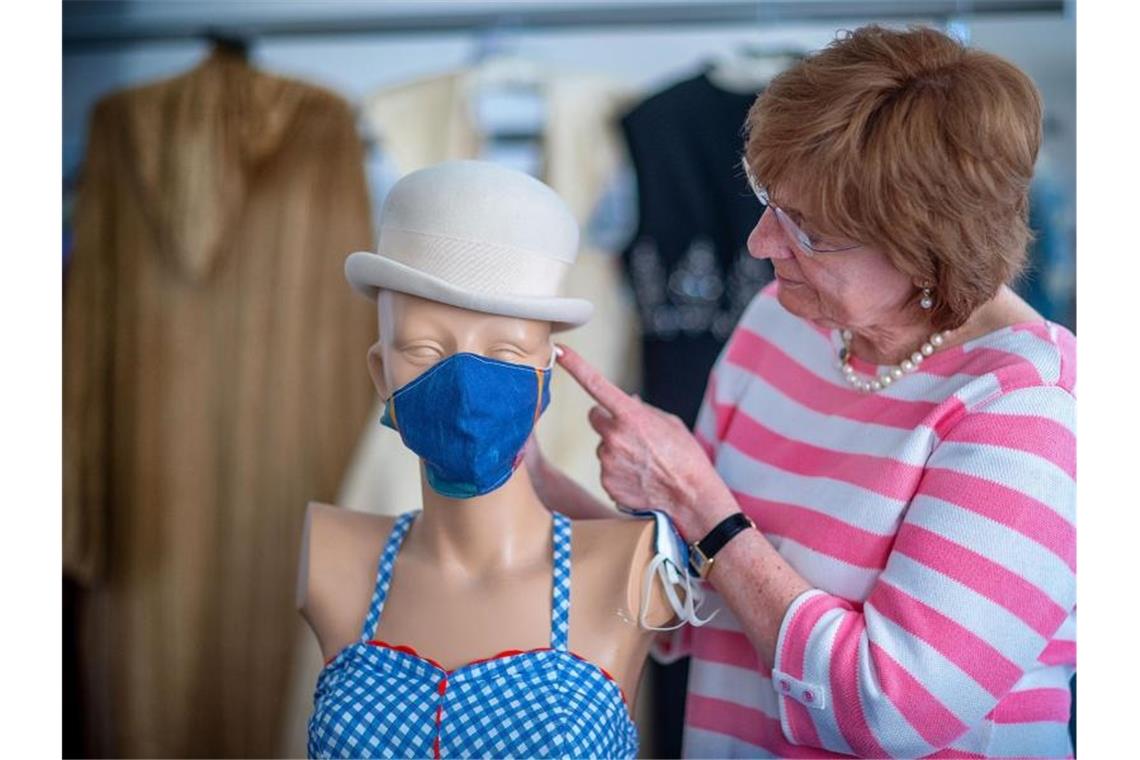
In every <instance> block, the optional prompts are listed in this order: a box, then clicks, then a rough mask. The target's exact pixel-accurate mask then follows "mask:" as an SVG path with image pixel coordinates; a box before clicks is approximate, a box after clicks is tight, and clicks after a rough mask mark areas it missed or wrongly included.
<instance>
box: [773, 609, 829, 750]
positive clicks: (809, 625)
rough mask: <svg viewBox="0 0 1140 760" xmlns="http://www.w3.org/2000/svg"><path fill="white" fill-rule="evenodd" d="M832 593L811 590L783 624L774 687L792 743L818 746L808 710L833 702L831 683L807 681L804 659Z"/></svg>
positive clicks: (786, 734) (776, 658)
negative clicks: (809, 639) (830, 691)
mask: <svg viewBox="0 0 1140 760" xmlns="http://www.w3.org/2000/svg"><path fill="white" fill-rule="evenodd" d="M832 599H834V597H832V596H831V595H830V594H827V593H825V592H823V591H820V590H819V589H809V590H807V591H805V592H803V593H802V594H800V595H799V596H797V597H796V598H795V599H794V600H792V603H791V605H789V607H788V611H787V612H786V613H784V619H783V620H782V621H781V622H780V633H779V635H778V637H777V638H776V655H775V658H774V662H773V663H772V688H773V689H775V691H776V694H777V696H778V697H779V699H777V700H776V701H777V703H778V704H779V708H780V727H781V729H782V730H783V732H784V737H785V738H786V739H787V740H788V741H789V742H790V743H792V744H801V745H803V744H807V745H810V746H818V745H817V742H818V738H817V736H816V732H815V729H814V725H813V724H812V720H811V717H810V713H809V712H807V711H806V710H805V708H807V709H808V710H826V709H827V707H828V703H829V702H830V699H829V697H830V695H829V693H828V684H826V683H816V682H812V681H807V680H804V678H803V675H804V656H805V654H806V649H807V641H808V637H809V636H810V635H811V632H812V629H813V628H814V627H815V624H816V623H817V622H818V621H819V614H813V613H818V612H822V611H823V610H818V609H817V608H819V607H821V606H823V607H827V608H830V607H832V606H833V605H832V604H829V603H828V600H832Z"/></svg>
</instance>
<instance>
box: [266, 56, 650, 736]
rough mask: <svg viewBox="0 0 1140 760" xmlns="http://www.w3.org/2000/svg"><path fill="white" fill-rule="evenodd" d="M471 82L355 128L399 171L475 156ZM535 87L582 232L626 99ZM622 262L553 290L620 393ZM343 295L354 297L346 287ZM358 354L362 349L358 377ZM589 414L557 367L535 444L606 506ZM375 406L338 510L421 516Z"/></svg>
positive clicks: (407, 90) (549, 84)
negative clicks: (581, 315) (572, 307)
mask: <svg viewBox="0 0 1140 760" xmlns="http://www.w3.org/2000/svg"><path fill="white" fill-rule="evenodd" d="M475 82H476V76H475V75H474V74H472V73H469V72H463V73H453V74H446V75H443V76H437V77H432V78H428V79H423V80H419V81H415V82H412V83H410V84H407V85H403V86H400V87H396V88H394V89H389V90H384V91H382V92H379V93H377V94H375V95H373V96H372V97H371V98H369V99H368V100H367V102H366V103H365V104H364V117H365V120H366V122H367V124H368V126H369V128H370V129H371V131H372V132H373V134H375V135H376V136H378V137H379V139H380V140H381V141H382V145H383V150H384V151H385V152H386V153H387V154H388V155H389V156H391V157H392V159H393V160H394V162H395V164H396V166H397V167H398V169H399V171H400V172H401V173H406V172H410V171H414V170H416V169H419V168H422V167H424V166H429V165H431V164H434V163H438V162H440V161H446V160H451V159H464V158H477V157H478V151H479V146H480V143H481V138H480V135H479V134H478V131H477V125H476V124H475V123H474V120H473V118H472V108H471V102H472V96H473V95H474V94H475V92H476V85H475ZM540 87H541V91H542V93H543V95H544V97H545V102H546V127H545V131H544V134H543V144H544V149H545V155H544V159H545V166H546V176H545V177H543V179H544V180H545V181H546V183H547V184H549V185H550V186H551V187H553V188H554V190H556V191H557V192H558V194H559V195H561V196H562V198H563V199H564V200H565V201H566V203H567V204H568V205H569V206H570V209H571V211H572V212H573V213H574V215H575V218H576V219H577V220H578V222H579V224H580V225H585V223H586V221H587V219H588V218H589V215H590V213H591V212H592V211H593V209H594V206H595V205H596V203H597V201H598V198H599V196H600V195H601V193H602V190H603V188H604V186H605V184H606V183H607V181H608V180H609V179H610V176H611V174H612V172H613V171H615V170H616V168H617V167H618V165H619V162H620V160H621V157H622V151H623V150H624V148H623V144H622V142H621V136H620V134H619V133H618V131H617V128H616V126H617V120H618V118H619V116H620V114H621V113H622V112H623V110H624V109H625V108H626V107H628V105H629V98H630V96H631V95H632V93H630V92H629V91H627V90H625V89H624V88H622V87H620V86H619V85H615V84H614V83H613V82H612V81H610V80H608V79H606V78H603V77H597V76H588V75H578V74H557V73H554V72H550V73H548V74H546V75H544V76H543V78H542V81H541V84H540ZM583 237H585V235H583ZM620 261H621V260H620V258H619V257H618V256H616V255H614V254H612V253H608V252H605V251H600V250H598V249H594V248H591V247H589V246H588V245H584V246H583V248H582V249H581V250H580V251H579V254H578V259H577V261H576V262H575V264H574V266H573V267H571V268H570V272H569V274H568V275H567V277H566V281H565V282H564V283H563V294H564V295H566V296H569V297H580V298H587V299H589V300H591V301H592V302H593V303H594V307H595V311H594V316H593V318H592V319H591V320H590V322H589V323H588V324H586V325H584V326H583V327H580V328H578V329H576V330H572V331H570V332H567V333H563V334H560V335H558V336H557V338H556V339H557V340H559V341H560V342H563V343H565V344H566V345H569V346H571V347H572V348H574V349H575V350H576V351H578V352H579V353H581V354H582V356H584V357H585V358H586V359H587V360H589V361H590V362H591V363H592V364H593V365H594V366H595V367H597V368H598V369H599V370H600V371H601V372H602V373H603V374H604V375H605V376H606V377H608V378H611V379H615V380H617V381H618V382H619V383H620V384H622V385H623V386H624V387H630V385H632V384H633V383H635V382H636V379H637V372H638V368H639V366H640V354H639V346H640V343H639V341H638V340H637V332H636V325H637V320H636V315H635V313H634V311H633V306H632V303H631V302H630V299H629V298H628V296H626V294H625V290H624V287H625V286H624V283H623V280H622V273H621V264H620ZM345 293H346V297H349V296H350V295H352V294H350V293H349V292H348V286H347V285H346V286H345ZM352 297H356V296H354V295H352ZM366 349H367V346H361V367H362V371H363V367H364V355H365V351H366ZM591 406H593V401H592V400H591V399H590V397H589V396H587V395H586V393H585V392H584V391H582V389H581V388H579V387H578V385H577V384H576V383H575V382H574V381H573V380H572V379H571V378H570V377H569V376H568V375H567V374H566V373H565V372H563V371H561V370H559V369H555V372H554V379H553V381H552V384H551V404H550V406H549V408H548V409H547V410H546V412H545V414H543V416H542V419H541V420H540V421H539V425H538V439H539V442H540V444H541V446H542V449H543V452H544V453H545V454H546V456H547V458H549V459H550V460H551V461H552V462H553V463H555V464H556V465H558V466H559V467H560V468H562V469H563V470H565V471H566V472H567V473H568V474H570V476H571V477H573V478H574V479H575V480H576V481H578V482H579V483H581V484H582V485H583V486H585V487H587V488H588V489H589V490H591V491H592V492H593V493H594V494H596V495H597V496H598V497H599V498H601V499H603V500H606V501H608V497H606V496H605V493H604V491H603V490H602V488H601V484H600V482H599V476H600V466H599V464H598V460H597V456H596V455H595V449H596V447H597V444H598V437H597V435H596V434H595V433H594V431H593V430H591V429H590V427H589V425H588V424H587V423H586V414H587V412H588V411H589V409H590V407H591ZM382 408H383V406H382V404H381V403H379V402H377V405H376V406H375V408H374V409H373V411H372V414H371V416H370V417H369V420H368V424H367V426H366V427H365V432H364V434H363V435H362V436H361V439H360V442H359V445H358V447H357V450H356V453H355V456H354V458H353V463H352V465H351V466H350V468H349V470H348V474H347V475H346V477H345V480H344V482H343V486H342V488H341V492H340V496H339V499H338V502H337V503H338V504H339V505H340V506H343V507H347V508H349V509H356V510H360V511H364V512H373V513H379V514H397V513H400V512H404V511H407V510H409V509H416V508H418V507H419V506H420V464H419V459H418V458H417V457H416V456H415V454H413V453H412V452H411V451H409V450H408V449H407V448H405V447H404V445H403V444H402V443H401V441H400V437H399V435H397V434H396V433H395V432H394V431H392V430H389V429H387V428H384V427H382V426H381V425H380V422H379V420H380V414H381V411H382ZM298 625H299V629H300V630H302V631H304V632H305V634H304V636H303V637H302V639H303V640H307V641H308V645H307V646H303V647H299V648H298V651H297V659H296V663H295V671H294V675H293V681H292V684H293V686H292V690H291V692H290V704H291V705H292V713H291V715H290V717H289V718H288V719H287V720H286V723H285V734H284V736H283V745H282V750H283V752H282V754H285V755H288V756H293V757H299V756H303V755H304V753H305V742H306V731H307V721H308V717H309V715H310V714H311V713H312V695H313V686H314V684H315V683H316V679H317V675H318V673H319V672H320V668H321V660H320V651H319V649H318V647H317V644H316V641H315V639H314V638H313V636H312V633H311V632H310V631H309V629H308V627H307V626H305V624H304V623H303V621H301V622H299V624H298Z"/></svg>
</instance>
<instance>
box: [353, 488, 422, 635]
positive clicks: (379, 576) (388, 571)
mask: <svg viewBox="0 0 1140 760" xmlns="http://www.w3.org/2000/svg"><path fill="white" fill-rule="evenodd" d="M415 519H416V513H415V512H414V511H413V512H405V513H404V514H402V515H400V516H399V517H397V518H396V523H395V524H394V525H393V526H392V532H391V533H390V534H389V535H388V542H387V543H386V544H384V552H383V553H382V554H381V555H380V567H379V569H378V570H377V571H376V588H375V590H374V591H373V592H372V604H371V605H370V606H369V607H368V617H366V618H364V627H363V628H361V630H360V640H361V641H368V640H369V639H371V638H372V634H373V632H374V631H375V630H376V626H378V625H379V624H380V613H381V612H383V611H384V600H386V599H387V598H388V587H389V586H390V585H391V584H392V566H393V565H394V564H396V555H397V554H398V553H399V552H400V544H402V543H403V542H404V536H405V535H407V533H408V528H409V527H411V525H412V521H413V520H415Z"/></svg>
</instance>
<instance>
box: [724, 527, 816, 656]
mask: <svg viewBox="0 0 1140 760" xmlns="http://www.w3.org/2000/svg"><path fill="white" fill-rule="evenodd" d="M708 580H709V582H710V583H712V585H713V587H714V588H716V590H717V592H718V593H719V594H720V595H721V597H723V598H724V601H725V604H727V605H728V608H729V609H730V610H732V614H733V615H735V616H736V619H737V620H739V621H740V625H741V628H742V629H743V631H744V634H745V635H746V636H747V637H748V640H749V641H751V642H752V646H753V647H755V648H756V651H757V653H758V654H759V655H760V661H761V662H762V663H763V664H764V666H765V667H766V668H771V667H772V663H773V662H774V661H775V658H776V641H777V639H778V638H779V635H780V623H781V622H782V621H783V619H784V614H785V613H786V612H787V611H788V607H790V606H791V604H792V602H793V601H794V600H795V598H796V597H797V596H799V595H800V594H802V593H803V592H805V591H808V590H810V589H811V588H812V586H811V584H810V583H808V582H807V581H806V580H804V578H803V576H801V575H800V574H799V573H797V572H796V571H795V570H794V569H792V567H791V565H789V564H788V563H787V562H785V561H784V558H783V557H781V556H780V555H779V553H777V551H776V549H775V548H774V547H773V546H772V544H770V543H769V542H768V539H767V538H765V537H764V534H762V533H761V532H760V531H758V530H746V531H743V532H742V533H740V534H739V535H738V536H736V537H735V538H733V539H732V540H731V541H729V542H728V544H726V545H725V547H724V548H723V549H721V550H720V551H719V552H717V555H716V561H715V562H714V563H713V567H712V570H711V571H710V572H709V575H708Z"/></svg>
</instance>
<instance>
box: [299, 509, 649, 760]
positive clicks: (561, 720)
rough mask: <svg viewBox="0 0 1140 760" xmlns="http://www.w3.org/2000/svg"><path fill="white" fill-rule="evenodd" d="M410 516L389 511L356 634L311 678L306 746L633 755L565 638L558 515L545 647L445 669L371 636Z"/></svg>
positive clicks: (625, 723)
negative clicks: (392, 517)
mask: <svg viewBox="0 0 1140 760" xmlns="http://www.w3.org/2000/svg"><path fill="white" fill-rule="evenodd" d="M415 515H416V513H415V512H408V513H405V514H403V515H400V516H399V517H398V518H397V519H396V522H395V525H394V527H393V529H392V533H391V535H390V536H389V537H388V542H387V544H386V545H385V547H384V552H383V554H382V555H381V557H380V568H379V571H378V572H377V579H376V588H375V591H374V592H373V595H372V604H371V607H370V608H369V610H368V616H367V617H366V618H365V619H364V626H363V628H362V629H361V633H360V640H359V641H357V642H355V643H353V644H350V645H348V646H347V647H345V648H344V649H342V650H341V651H340V653H338V654H337V655H336V657H334V658H333V659H332V660H330V661H329V663H328V665H326V666H325V668H324V670H322V671H321V674H320V676H319V677H318V678H317V689H316V694H315V696H314V698H313V707H314V709H313V715H312V717H311V718H310V719H309V757H314V758H323V757H494V758H499V757H563V758H585V757H591V758H592V757H606V758H609V757H614V758H632V757H635V756H636V755H637V747H638V739H637V727H636V726H635V725H634V723H633V721H632V720H630V717H629V712H628V710H627V709H626V705H625V698H624V697H623V695H622V692H621V689H620V688H619V687H618V685H617V683H615V682H614V680H613V679H612V678H611V677H609V675H608V674H607V673H606V672H605V671H604V670H603V669H602V668H600V667H599V666H597V665H595V664H593V663H591V662H589V661H587V660H585V659H584V658H582V657H580V656H578V655H576V654H574V653H573V652H571V651H570V650H569V649H568V648H567V639H568V635H567V634H568V629H569V623H570V520H569V519H568V518H566V517H565V516H564V515H560V514H557V513H555V514H554V516H553V523H554V524H553V531H552V533H553V544H554V548H553V553H554V558H553V565H554V578H553V583H552V586H553V589H552V604H551V622H550V648H549V649H536V650H530V651H525V652H520V651H517V650H513V651H511V652H504V653H501V654H499V655H496V656H495V657H492V658H488V659H486V660H478V661H475V662H473V663H469V664H467V665H463V666H461V667H458V668H455V669H454V670H450V671H449V670H445V669H444V668H442V667H441V666H440V665H439V664H438V663H436V662H434V661H432V660H429V659H427V658H425V657H422V656H420V655H419V654H417V653H416V652H415V650H413V649H411V648H410V647H394V646H392V645H389V644H385V643H383V642H379V641H375V640H373V639H372V638H371V636H372V633H373V631H375V629H376V626H377V625H379V623H380V614H381V612H383V609H384V600H385V599H386V598H387V596H388V587H389V585H390V584H391V580H392V566H393V565H394V563H395V560H396V554H397V553H398V552H399V549H400V544H401V543H402V542H403V539H404V536H405V535H406V534H407V532H408V528H409V526H411V524H412V521H413V520H414V519H415Z"/></svg>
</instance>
